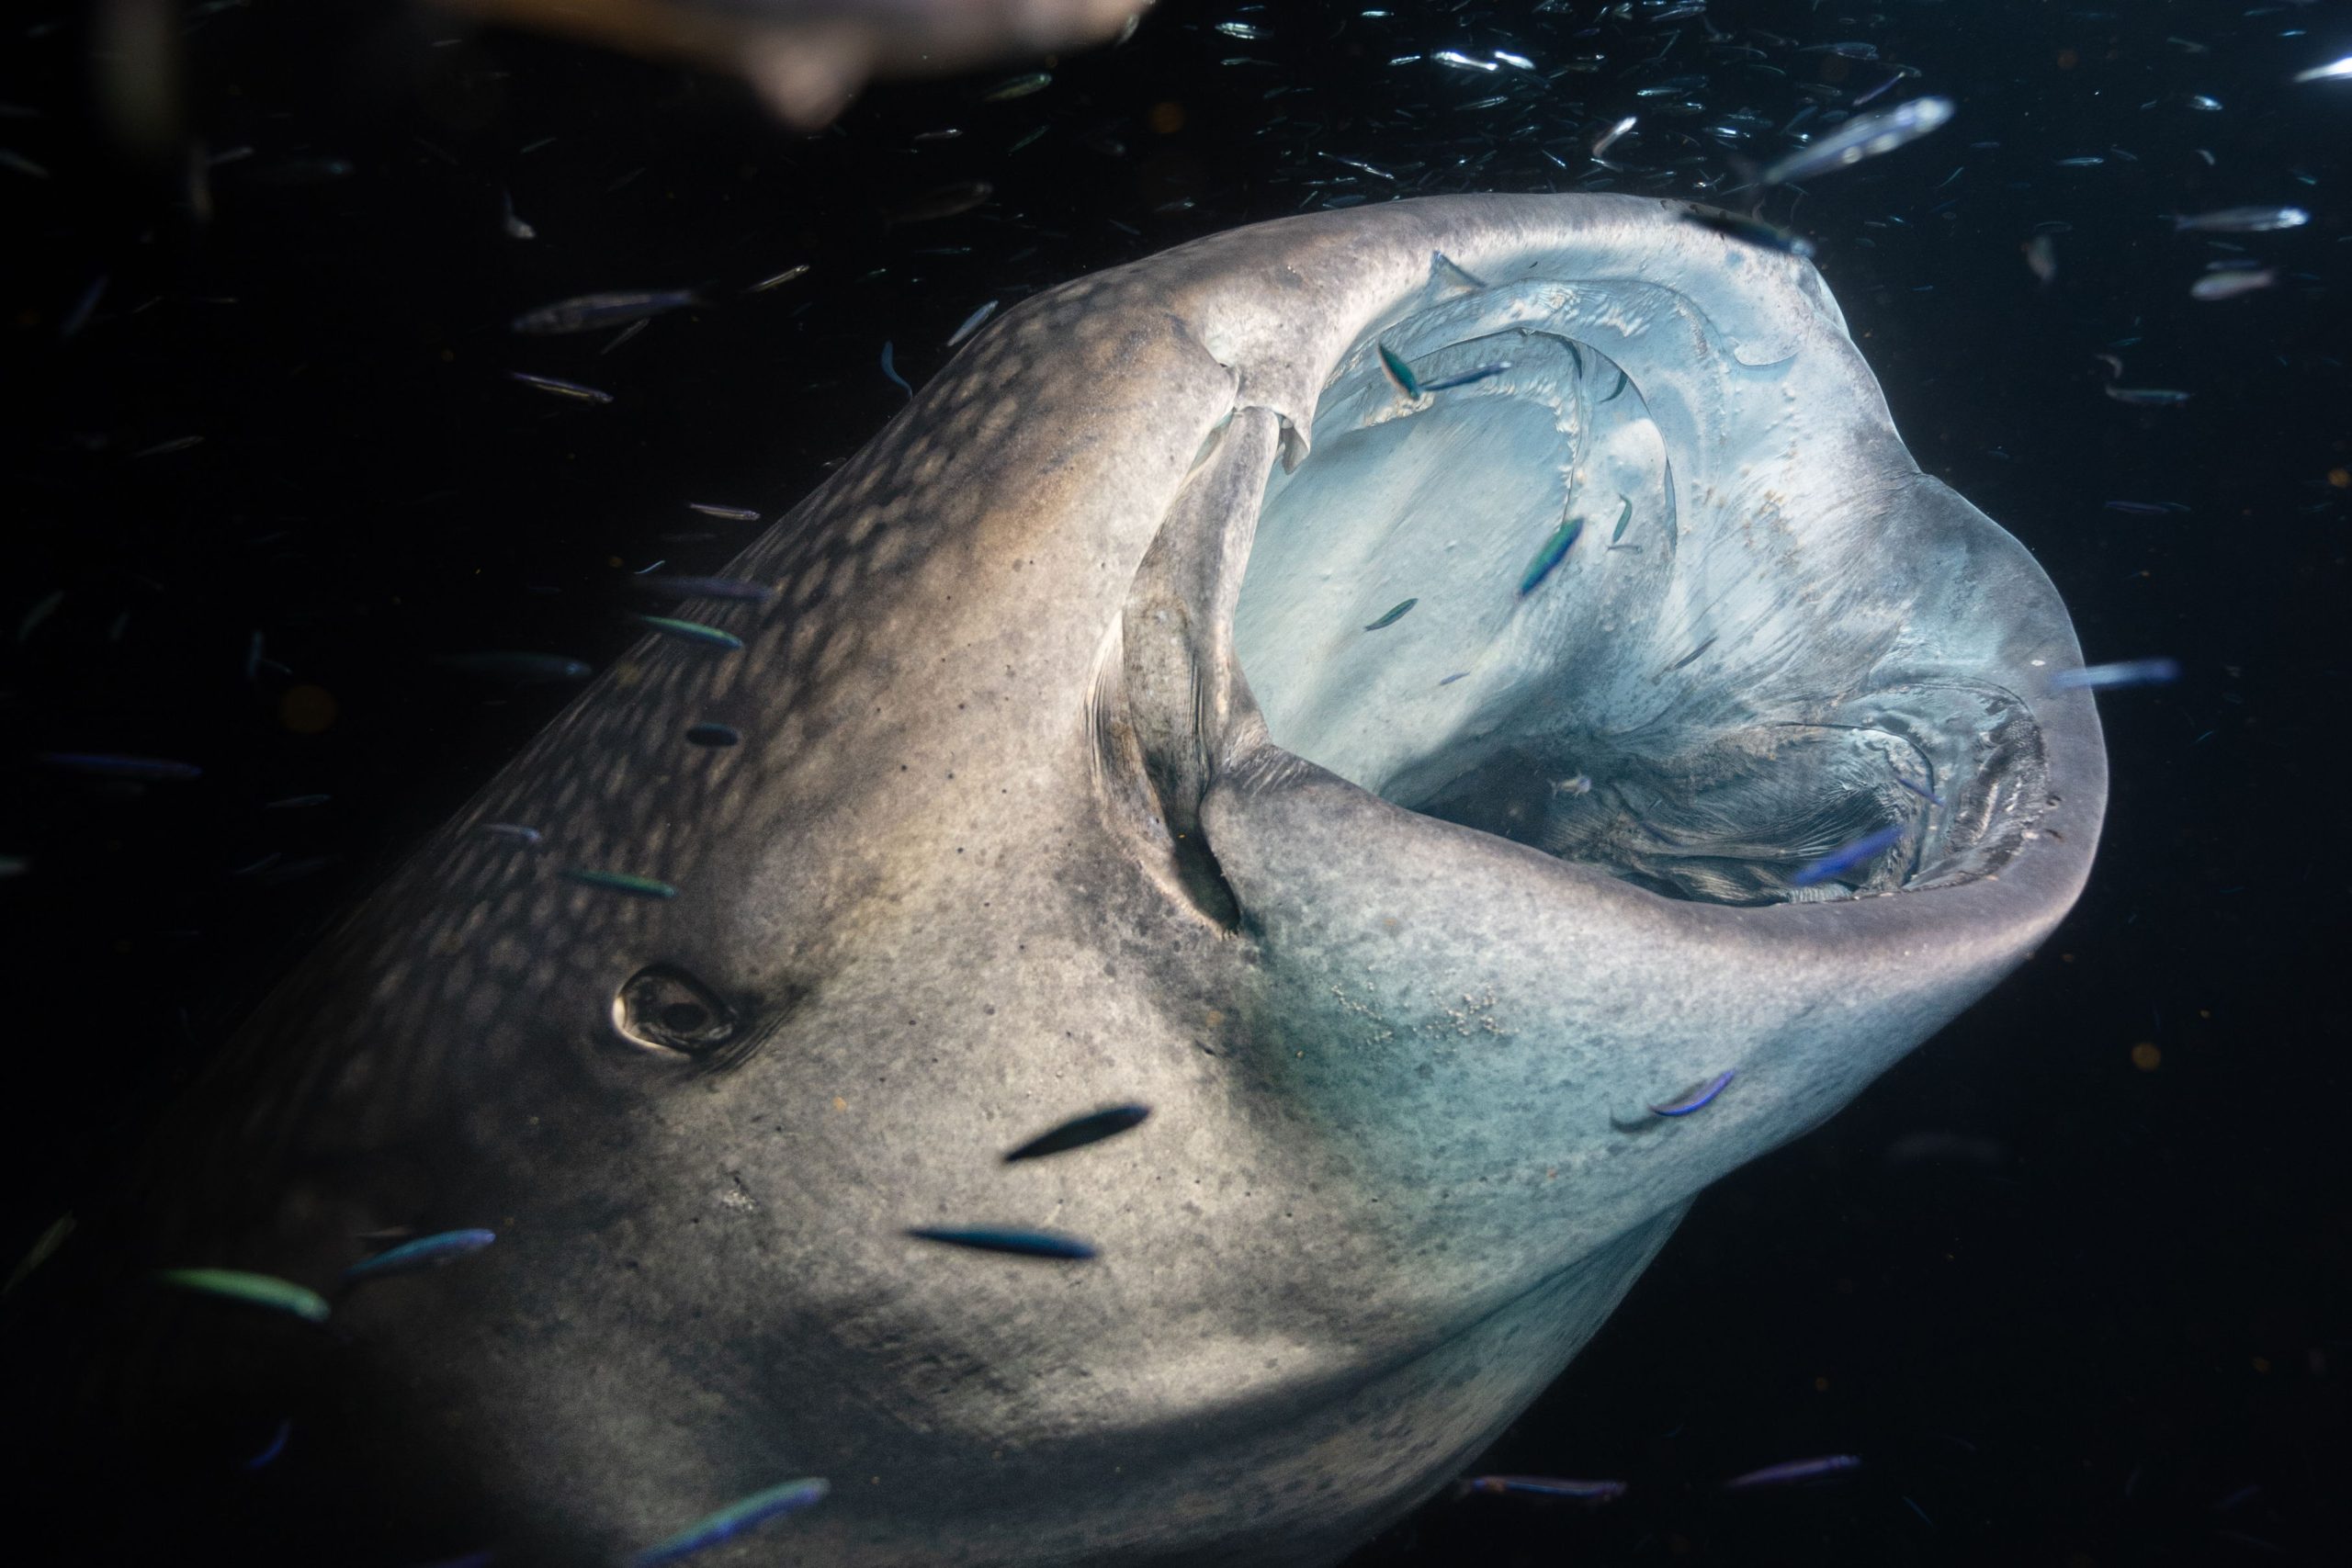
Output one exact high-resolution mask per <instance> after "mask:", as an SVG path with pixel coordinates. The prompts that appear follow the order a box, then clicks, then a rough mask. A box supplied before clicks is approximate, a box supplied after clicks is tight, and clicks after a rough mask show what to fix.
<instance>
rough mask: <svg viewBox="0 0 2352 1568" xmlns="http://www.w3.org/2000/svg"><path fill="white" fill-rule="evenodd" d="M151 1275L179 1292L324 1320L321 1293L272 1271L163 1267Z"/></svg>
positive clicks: (325, 1314)
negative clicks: (253, 1272) (218, 1297)
mask: <svg viewBox="0 0 2352 1568" xmlns="http://www.w3.org/2000/svg"><path fill="white" fill-rule="evenodd" d="M155 1278H156V1279H158V1280H162V1281H163V1282H164V1284H166V1285H176V1286H178V1287H179V1288H180V1289H181V1290H183V1291H197V1292H202V1293H203V1294H205V1295H208V1296H220V1297H222V1298H224V1299H226V1300H228V1301H233V1302H250V1303H252V1304H254V1306H263V1307H268V1308H270V1309H271V1310H273V1311H276V1312H282V1313H288V1314H291V1315H293V1316H295V1317H299V1318H301V1319H302V1320H303V1321H305V1322H307V1323H324V1322H325V1321H326V1320H327V1301H326V1298H325V1297H324V1296H322V1295H321V1294H319V1292H316V1291H313V1290H311V1288H310V1287H308V1286H307V1285H298V1284H296V1283H294V1282H293V1281H292V1280H281V1279H279V1278H278V1277H277V1275H275V1274H249V1273H247V1272H246V1271H245V1270H244V1269H162V1270H160V1271H159V1272H158V1273H157V1274H156V1276H155Z"/></svg>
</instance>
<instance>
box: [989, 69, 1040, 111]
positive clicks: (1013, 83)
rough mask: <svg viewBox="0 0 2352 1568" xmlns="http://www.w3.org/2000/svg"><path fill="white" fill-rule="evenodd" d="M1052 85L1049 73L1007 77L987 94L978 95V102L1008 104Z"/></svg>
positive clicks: (1031, 73) (1037, 72)
mask: <svg viewBox="0 0 2352 1568" xmlns="http://www.w3.org/2000/svg"><path fill="white" fill-rule="evenodd" d="M1052 85H1054V73H1052V72H1050V71H1030V72H1024V73H1023V74H1021V75H1018V76H1008V77H1006V78H1005V79H1004V80H1003V81H1001V82H999V83H998V84H997V85H995V86H993V87H990V88H989V90H988V91H987V92H985V93H982V94H981V95H980V102H982V103H984V104H1002V103H1010V102H1011V101H1012V100H1013V99H1014V98H1025V97H1027V96H1029V95H1030V94H1032V93H1042V92H1044V91H1045V90H1046V88H1048V87H1050V86H1052Z"/></svg>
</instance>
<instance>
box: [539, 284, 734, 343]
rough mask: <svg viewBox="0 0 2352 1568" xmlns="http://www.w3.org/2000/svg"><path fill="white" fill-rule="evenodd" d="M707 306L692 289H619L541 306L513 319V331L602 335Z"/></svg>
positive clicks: (548, 334)
mask: <svg viewBox="0 0 2352 1568" xmlns="http://www.w3.org/2000/svg"><path fill="white" fill-rule="evenodd" d="M702 303H704V300H703V298H702V296H700V295H698V294H696V293H695V291H694V290H693V289H691V288H616V289H612V290H609V291H607V292H605V293H602V294H581V295H576V296H574V297H573V298H571V299H559V300H557V301H556V302H555V303H554V304H552V305H541V306H540V307H538V308H537V310H526V311H524V312H523V313H522V314H521V315H519V316H517V317H515V320H514V322H513V326H514V330H515V331H516V332H518V333H527V334H529V335H531V336H534V337H547V336H552V335H555V334H558V333H594V332H602V331H604V330H605V328H607V327H620V326H627V325H628V323H629V322H631V321H644V320H646V319H648V318H649V317H653V316H659V315H661V314H662V313H663V312H665V311H669V310H684V308H686V307H687V306H689V305H700V304H702Z"/></svg>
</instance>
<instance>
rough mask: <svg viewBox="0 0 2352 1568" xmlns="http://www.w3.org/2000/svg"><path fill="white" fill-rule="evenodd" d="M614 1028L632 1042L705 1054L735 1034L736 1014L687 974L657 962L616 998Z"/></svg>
mask: <svg viewBox="0 0 2352 1568" xmlns="http://www.w3.org/2000/svg"><path fill="white" fill-rule="evenodd" d="M613 1027H615V1028H616V1029H617V1030H619V1031H620V1032H621V1035H622V1037H623V1038H625V1039H627V1040H628V1042H629V1043H632V1044H636V1045H643V1046H646V1047H648V1048H649V1049H651V1050H657V1051H677V1052H682V1053H684V1055H689V1056H706V1055H710V1054H711V1053H712V1052H714V1051H717V1050H718V1049H719V1048H720V1047H721V1046H723V1045H725V1044H726V1043H728V1041H729V1039H731V1038H732V1037H733V1036H734V1033H735V1013H734V1010H732V1009H731V1008H729V1006H728V1005H727V1004H726V1003H725V1002H722V1001H720V1000H719V999H718V998H717V997H715V996H713V995H712V994H711V991H710V988H709V987H707V986H705V985H703V984H702V982H700V981H699V980H696V979H695V977H694V976H691V975H689V974H687V973H686V972H685V971H684V970H683V969H679V968H675V967H673V966H672V965H670V964H651V965H649V966H648V967H646V968H643V969H640V970H639V971H638V972H637V973H636V974H635V975H632V976H629V979H628V984H627V985H625V986H623V987H621V988H620V990H619V992H618V993H617V994H616V995H615V997H614V998H613Z"/></svg>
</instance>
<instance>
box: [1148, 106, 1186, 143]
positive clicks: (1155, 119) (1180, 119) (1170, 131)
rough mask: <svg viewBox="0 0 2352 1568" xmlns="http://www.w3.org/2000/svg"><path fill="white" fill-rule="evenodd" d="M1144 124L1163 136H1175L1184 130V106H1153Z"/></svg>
mask: <svg viewBox="0 0 2352 1568" xmlns="http://www.w3.org/2000/svg"><path fill="white" fill-rule="evenodd" d="M1144 123H1145V124H1146V125H1148V126H1150V127H1151V129H1152V130H1155V131H1157V132H1159V134H1160V135H1162V136H1173V135H1175V134H1176V133H1177V132H1178V131H1180V130H1183V129H1184V106H1183V105H1182V104H1176V103H1158V104H1154V105H1152V106H1151V110H1150V112H1149V113H1148V114H1147V115H1145V117H1144Z"/></svg>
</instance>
